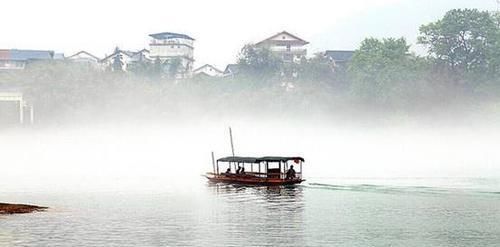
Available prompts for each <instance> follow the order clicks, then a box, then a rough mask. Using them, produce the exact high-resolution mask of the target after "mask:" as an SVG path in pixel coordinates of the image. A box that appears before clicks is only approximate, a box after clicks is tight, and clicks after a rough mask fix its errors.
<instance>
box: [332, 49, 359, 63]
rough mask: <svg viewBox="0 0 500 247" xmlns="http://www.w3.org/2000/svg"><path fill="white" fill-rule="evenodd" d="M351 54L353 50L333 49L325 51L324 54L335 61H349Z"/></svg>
mask: <svg viewBox="0 0 500 247" xmlns="http://www.w3.org/2000/svg"><path fill="white" fill-rule="evenodd" d="M353 55H354V51H335V50H329V51H325V56H327V57H329V58H331V59H333V60H334V61H337V62H345V61H350V60H351V58H352V56H353Z"/></svg>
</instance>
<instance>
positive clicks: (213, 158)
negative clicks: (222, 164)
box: [212, 152, 219, 175]
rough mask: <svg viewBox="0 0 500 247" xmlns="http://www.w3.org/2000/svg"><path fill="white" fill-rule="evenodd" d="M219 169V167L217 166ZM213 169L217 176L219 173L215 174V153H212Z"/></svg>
mask: <svg viewBox="0 0 500 247" xmlns="http://www.w3.org/2000/svg"><path fill="white" fill-rule="evenodd" d="M217 167H219V166H217ZM212 168H213V169H214V175H216V174H217V173H215V157H214V152H212Z"/></svg>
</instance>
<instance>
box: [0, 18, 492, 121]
mask: <svg viewBox="0 0 500 247" xmlns="http://www.w3.org/2000/svg"><path fill="white" fill-rule="evenodd" d="M417 42H418V44H420V45H422V46H423V47H425V49H426V53H425V54H423V55H422V54H421V55H417V54H415V53H413V52H411V50H410V48H411V47H410V45H409V44H408V42H407V41H406V40H405V39H404V38H391V37H388V38H382V39H378V38H366V39H365V40H363V41H362V42H361V44H360V46H359V47H358V48H357V49H356V50H355V52H354V55H353V57H352V59H351V61H350V62H348V63H346V64H343V65H342V66H337V65H335V64H334V63H332V61H331V60H330V59H329V58H328V57H326V56H324V54H316V55H314V56H313V57H311V58H303V59H302V60H301V61H300V62H297V63H284V62H283V60H282V59H281V58H279V57H277V56H276V55H275V54H274V53H273V52H272V51H270V50H268V49H265V48H258V47H256V46H254V45H251V44H249V45H246V46H244V47H243V49H242V50H241V52H240V54H239V56H238V60H237V64H238V66H239V72H238V73H236V74H234V75H233V76H227V77H221V78H212V77H194V78H192V79H183V80H182V81H179V80H178V79H177V78H175V76H174V72H175V71H176V69H177V66H174V65H172V66H168V67H162V66H161V64H160V63H159V62H158V61H156V62H152V63H149V64H141V63H138V64H135V65H134V67H130V72H129V73H123V72H122V71H121V69H120V68H121V67H122V66H123V64H121V62H120V60H119V58H117V59H116V61H113V63H112V64H111V67H112V68H114V69H111V70H104V71H102V70H95V69H93V68H91V67H87V66H84V65H82V64H77V63H71V62H66V61H51V62H39V63H33V64H31V65H30V66H27V68H26V70H24V71H12V72H2V73H0V87H6V88H19V89H21V90H22V91H23V93H24V94H25V96H26V98H27V99H28V100H29V101H31V102H33V104H34V105H35V106H36V110H37V113H38V114H39V117H38V118H39V119H40V118H44V117H45V118H47V119H50V118H51V117H52V116H58V115H60V114H62V113H72V112H74V111H75V109H79V110H80V112H81V109H88V111H89V112H92V114H93V116H94V115H95V114H97V113H98V112H102V114H103V115H105V114H106V111H108V112H113V111H121V112H122V113H124V114H122V115H127V114H132V113H131V112H132V111H136V113H138V114H147V113H148V112H150V111H151V112H155V114H157V113H159V114H163V115H166V116H168V117H170V116H173V115H175V114H176V113H179V112H185V111H190V110H193V109H198V110H199V112H207V111H206V109H215V110H218V111H219V110H220V111H221V112H224V113H226V114H230V113H231V112H233V113H237V112H246V113H252V114H257V113H261V112H265V111H267V112H269V113H273V114H274V113H277V112H280V113H281V112H289V113H293V114H299V113H301V112H302V113H310V112H312V111H317V112H319V113H320V114H325V113H326V114H327V115H335V114H337V113H338V112H339V111H340V110H342V109H344V110H345V111H346V112H347V113H346V114H352V112H353V109H357V108H356V107H358V106H359V107H361V108H369V109H377V110H379V109H384V110H396V111H402V112H411V111H414V110H423V111H425V112H427V111H429V110H430V109H435V108H439V107H442V108H444V107H447V106H456V105H460V106H466V107H470V108H471V109H473V110H475V109H476V108H477V107H482V106H483V104H489V106H488V107H490V106H492V107H493V108H495V105H497V102H498V97H499V96H500V79H499V78H500V77H499V74H500V15H498V14H497V13H492V12H487V11H480V10H477V9H454V10H450V11H448V12H447V13H446V14H445V15H444V16H443V17H442V18H441V19H439V20H437V21H435V22H431V23H427V24H424V25H422V26H421V27H420V29H419V35H418V41H417ZM165 69H166V70H167V72H169V73H166V75H167V76H162V74H163V75H165V73H162V71H163V72H165ZM168 75H170V76H168ZM485 102H486V103H485ZM117 109H118V110H117ZM365 112H366V111H365ZM334 113H335V114H334Z"/></svg>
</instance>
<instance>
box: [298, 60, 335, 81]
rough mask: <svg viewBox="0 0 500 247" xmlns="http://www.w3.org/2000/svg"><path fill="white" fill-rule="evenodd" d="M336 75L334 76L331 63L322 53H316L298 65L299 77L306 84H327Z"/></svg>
mask: <svg viewBox="0 0 500 247" xmlns="http://www.w3.org/2000/svg"><path fill="white" fill-rule="evenodd" d="M336 76H338V74H335V68H334V64H333V62H332V61H331V60H330V59H329V58H328V57H326V56H325V55H324V54H323V53H317V54H315V55H314V57H312V58H310V59H304V60H303V61H302V62H301V63H300V64H299V77H300V80H302V81H307V82H308V83H311V82H317V83H329V82H332V81H333V80H334V79H335V78H336Z"/></svg>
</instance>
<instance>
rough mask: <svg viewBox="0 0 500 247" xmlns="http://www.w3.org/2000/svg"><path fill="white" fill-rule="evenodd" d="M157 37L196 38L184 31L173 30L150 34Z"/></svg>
mask: <svg viewBox="0 0 500 247" xmlns="http://www.w3.org/2000/svg"><path fill="white" fill-rule="evenodd" d="M149 36H150V37H153V38H155V39H189V40H194V39H193V38H191V37H190V36H189V35H186V34H182V33H171V32H163V33H153V34H150V35H149Z"/></svg>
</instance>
